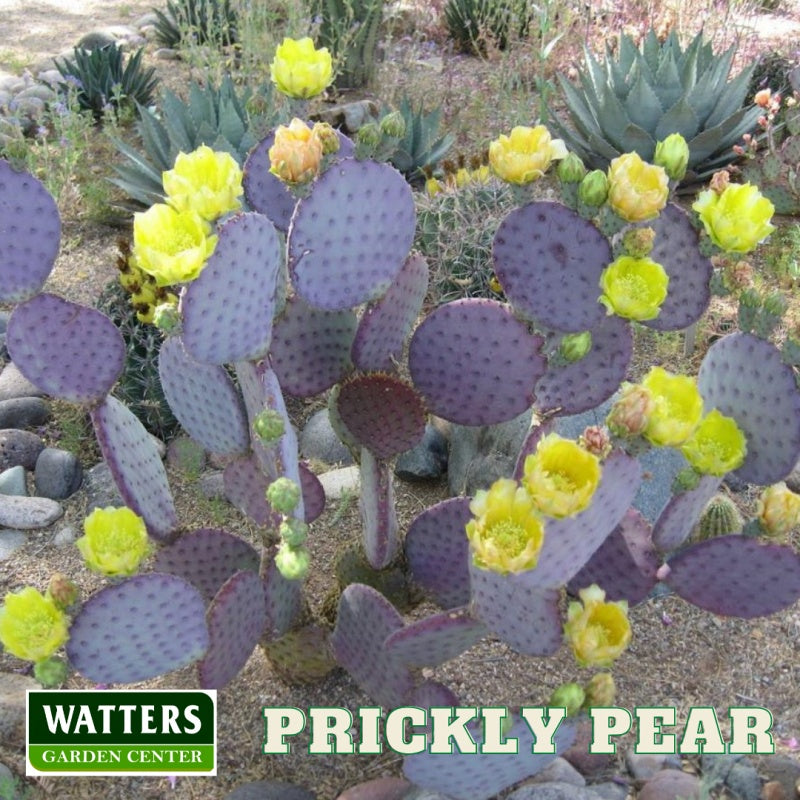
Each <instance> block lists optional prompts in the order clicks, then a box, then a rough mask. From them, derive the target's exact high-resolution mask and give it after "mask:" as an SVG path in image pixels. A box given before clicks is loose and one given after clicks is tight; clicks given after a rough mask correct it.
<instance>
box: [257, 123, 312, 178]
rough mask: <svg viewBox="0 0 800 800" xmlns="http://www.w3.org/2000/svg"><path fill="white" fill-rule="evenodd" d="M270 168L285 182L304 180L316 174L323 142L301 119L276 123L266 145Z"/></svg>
mask: <svg viewBox="0 0 800 800" xmlns="http://www.w3.org/2000/svg"><path fill="white" fill-rule="evenodd" d="M269 160H270V164H271V165H272V166H271V167H270V172H271V173H273V175H277V176H278V177H279V178H280V179H281V180H282V181H284V182H285V183H289V184H292V183H307V182H308V181H310V180H311V179H312V178H314V177H316V176H317V175H318V174H319V168H320V164H321V162H322V142H320V140H319V138H318V137H316V136H314V132H313V131H312V129H311V128H309V127H308V125H306V124H305V123H304V122H303V121H302V120H300V119H297V118H295V119H293V120H292V121H291V122H290V123H289V125H288V126H286V125H279V126H278V127H277V129H276V130H275V142H274V144H273V145H272V147H270V149H269Z"/></svg>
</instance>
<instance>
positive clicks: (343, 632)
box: [330, 583, 414, 707]
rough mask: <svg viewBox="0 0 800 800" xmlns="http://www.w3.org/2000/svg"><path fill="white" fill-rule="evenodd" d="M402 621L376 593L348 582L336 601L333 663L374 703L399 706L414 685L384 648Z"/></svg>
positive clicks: (403, 665)
mask: <svg viewBox="0 0 800 800" xmlns="http://www.w3.org/2000/svg"><path fill="white" fill-rule="evenodd" d="M402 627H403V618H402V617H401V616H400V614H398V613H397V610H396V609H395V607H394V606H393V605H392V604H391V603H390V602H389V601H388V600H387V599H386V598H385V597H384V596H383V595H382V594H381V593H380V592H378V591H376V590H375V589H373V588H372V587H371V586H365V585H364V584H362V583H351V584H350V586H348V587H347V588H346V589H345V590H344V591H343V592H342V596H341V597H340V598H339V611H338V614H337V616H336V627H335V628H334V631H333V633H332V634H331V639H330V643H331V647H332V649H333V656H334V658H335V659H336V661H337V662H338V663H339V664H340V665H341V666H343V667H344V668H345V669H346V670H347V671H348V672H349V673H350V674H351V675H352V677H353V679H354V680H355V682H356V683H357V684H358V685H359V686H360V687H361V688H362V689H363V690H364V691H365V692H366V693H367V694H368V695H369V696H370V698H371V699H372V700H374V701H376V702H377V703H380V704H381V705H385V706H391V707H396V706H402V705H403V704H404V701H405V699H406V698H407V696H408V694H409V692H410V691H411V689H412V688H413V685H414V682H413V680H412V678H411V673H410V672H409V670H408V668H407V667H406V666H405V664H404V663H403V662H402V661H401V660H400V659H399V658H397V657H396V656H394V655H393V654H392V653H391V652H390V651H389V650H387V648H386V647H385V646H384V642H385V641H386V639H387V638H388V636H389V635H390V634H392V633H394V632H395V631H398V630H400V629H401V628H402Z"/></svg>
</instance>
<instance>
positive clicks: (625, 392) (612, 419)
mask: <svg viewBox="0 0 800 800" xmlns="http://www.w3.org/2000/svg"><path fill="white" fill-rule="evenodd" d="M654 408H655V403H654V402H653V398H652V396H651V395H650V392H648V391H647V390H646V389H644V388H642V387H641V386H639V385H638V384H635V383H627V382H626V383H623V384H622V388H621V391H620V395H619V397H618V398H617V401H616V402H615V403H614V405H613V406H612V407H611V411H609V412H608V416H607V417H606V425H608V429H609V430H610V431H611V433H613V434H614V435H615V436H622V437H626V436H638V435H639V434H641V433H644V431H645V428H647V423H648V422H649V421H650V415H651V414H652V413H653V409H654Z"/></svg>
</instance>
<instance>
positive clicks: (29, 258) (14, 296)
mask: <svg viewBox="0 0 800 800" xmlns="http://www.w3.org/2000/svg"><path fill="white" fill-rule="evenodd" d="M60 243H61V219H60V217H59V215H58V206H57V205H56V201H55V200H54V199H53V198H52V196H51V195H50V193H49V192H48V191H47V189H45V187H44V185H43V184H42V183H41V182H40V181H39V180H37V179H36V178H34V177H33V175H31V174H29V173H27V172H17V171H16V170H14V169H13V168H12V166H11V164H9V163H8V161H5V160H3V159H0V303H20V302H22V301H23V300H27V299H28V298H30V297H33V296H34V295H35V294H36V293H37V292H38V291H39V290H40V289H41V288H42V286H44V283H45V281H46V280H47V278H48V276H49V275H50V271H51V270H52V269H53V264H54V263H55V260H56V256H57V255H58V248H59V245H60Z"/></svg>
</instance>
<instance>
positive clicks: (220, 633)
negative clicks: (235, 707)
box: [197, 570, 266, 689]
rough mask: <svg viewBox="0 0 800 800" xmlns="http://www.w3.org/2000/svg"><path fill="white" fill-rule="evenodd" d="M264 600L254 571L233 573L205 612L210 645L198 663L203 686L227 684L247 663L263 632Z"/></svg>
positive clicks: (204, 687) (259, 581)
mask: <svg viewBox="0 0 800 800" xmlns="http://www.w3.org/2000/svg"><path fill="white" fill-rule="evenodd" d="M265 622H266V601H265V598H264V586H263V584H262V583H261V578H259V577H258V573H257V572H252V571H250V570H244V571H243V572H237V573H236V574H235V575H232V576H231V577H230V578H229V579H228V580H227V581H226V582H225V584H224V585H223V586H222V588H221V589H220V590H219V592H217V595H216V597H215V598H214V600H213V601H212V603H211V605H210V606H209V607H208V610H207V611H206V624H207V625H208V634H209V644H208V651H207V652H206V654H205V656H204V657H203V660H202V661H200V663H199V664H198V665H197V672H198V676H199V678H200V686H201V687H202V688H203V689H221V688H222V687H223V686H227V685H228V683H230V682H231V681H232V680H233V679H234V678H235V677H236V676H237V675H238V674H239V670H241V669H242V667H244V665H245V664H246V663H247V659H248V658H250V654H251V653H252V652H253V648H254V647H255V646H256V645H257V644H258V640H259V639H260V638H261V634H262V633H263V632H264V624H265Z"/></svg>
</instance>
